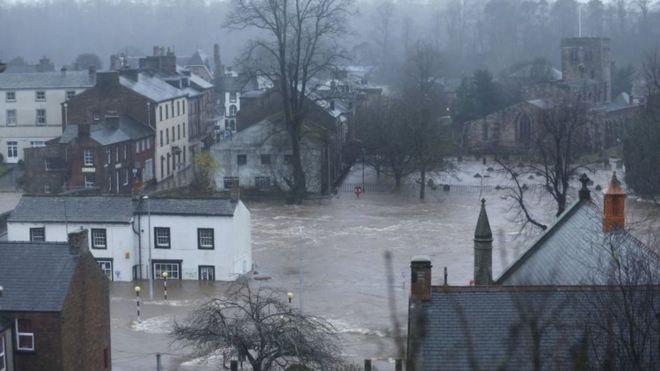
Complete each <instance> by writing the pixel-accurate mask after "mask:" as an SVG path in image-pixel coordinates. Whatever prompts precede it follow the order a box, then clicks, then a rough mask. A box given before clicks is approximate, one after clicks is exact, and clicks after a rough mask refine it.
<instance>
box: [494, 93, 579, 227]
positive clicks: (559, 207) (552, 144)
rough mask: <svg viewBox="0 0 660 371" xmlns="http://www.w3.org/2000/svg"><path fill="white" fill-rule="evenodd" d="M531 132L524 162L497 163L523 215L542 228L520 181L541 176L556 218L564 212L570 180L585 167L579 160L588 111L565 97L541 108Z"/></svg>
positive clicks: (573, 99)
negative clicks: (512, 184) (511, 184)
mask: <svg viewBox="0 0 660 371" xmlns="http://www.w3.org/2000/svg"><path fill="white" fill-rule="evenodd" d="M530 130H531V133H530V134H529V137H530V142H529V145H528V150H527V152H526V153H524V158H525V161H523V162H520V163H518V164H515V165H514V164H507V163H506V162H505V161H503V160H499V163H500V165H501V166H502V169H503V170H504V171H505V172H506V173H507V174H508V175H509V176H510V177H511V178H512V179H513V182H514V186H513V187H510V188H509V190H510V191H511V196H512V198H513V199H514V200H515V202H516V204H517V205H518V206H519V207H520V208H521V210H522V211H523V213H522V214H523V215H524V216H525V218H526V219H527V220H528V221H529V222H530V223H531V224H532V225H534V226H536V227H539V228H541V229H545V226H544V225H543V224H542V223H540V222H538V220H536V219H535V218H534V217H533V216H532V214H531V213H530V212H529V208H528V206H527V204H526V203H525V197H524V194H523V193H524V192H526V191H527V190H528V189H529V188H528V187H527V186H526V185H525V184H524V183H523V182H522V179H524V177H529V176H533V177H534V176H538V177H540V179H541V181H542V185H543V189H544V190H545V192H546V193H547V194H549V195H550V196H551V197H552V199H553V200H554V203H555V206H556V212H555V215H556V216H559V215H561V213H563V212H564V210H566V205H567V202H568V194H569V191H570V181H571V178H572V177H574V176H575V175H576V174H577V172H578V170H580V169H581V168H584V167H585V166H587V164H586V163H585V162H583V161H581V160H580V155H582V154H583V153H584V152H585V150H586V149H587V146H586V145H585V143H586V141H587V136H586V134H587V108H586V106H585V105H584V104H583V103H582V102H581V101H579V100H578V99H576V98H573V97H570V98H568V97H567V98H564V99H563V100H561V101H559V102H557V103H554V104H553V105H552V106H551V107H546V108H545V109H542V110H541V112H540V114H539V116H538V120H537V125H536V126H535V127H534V128H530ZM521 135H522V134H521Z"/></svg>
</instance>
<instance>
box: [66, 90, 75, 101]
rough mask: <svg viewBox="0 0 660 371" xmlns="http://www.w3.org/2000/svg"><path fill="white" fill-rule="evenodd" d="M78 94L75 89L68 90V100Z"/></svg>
mask: <svg viewBox="0 0 660 371" xmlns="http://www.w3.org/2000/svg"><path fill="white" fill-rule="evenodd" d="M75 95H76V92H75V91H73V90H67V92H66V100H69V99H71V98H73V97H74V96H75Z"/></svg>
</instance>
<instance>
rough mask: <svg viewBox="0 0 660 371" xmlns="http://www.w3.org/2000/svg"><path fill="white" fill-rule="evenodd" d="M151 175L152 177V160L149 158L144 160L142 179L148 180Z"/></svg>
mask: <svg viewBox="0 0 660 371" xmlns="http://www.w3.org/2000/svg"><path fill="white" fill-rule="evenodd" d="M147 143H149V142H147ZM153 177H154V160H153V159H151V158H150V159H147V161H145V162H144V180H150V179H152V178H153Z"/></svg>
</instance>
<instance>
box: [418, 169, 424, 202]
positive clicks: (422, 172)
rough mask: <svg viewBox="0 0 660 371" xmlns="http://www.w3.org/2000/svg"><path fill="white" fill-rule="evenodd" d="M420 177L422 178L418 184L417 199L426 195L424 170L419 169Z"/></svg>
mask: <svg viewBox="0 0 660 371" xmlns="http://www.w3.org/2000/svg"><path fill="white" fill-rule="evenodd" d="M420 177H421V179H422V183H421V184H420V185H419V199H420V200H423V199H424V196H425V195H426V170H421V171H420Z"/></svg>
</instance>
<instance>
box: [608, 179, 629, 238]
mask: <svg viewBox="0 0 660 371" xmlns="http://www.w3.org/2000/svg"><path fill="white" fill-rule="evenodd" d="M604 198H605V200H604V202H603V204H604V205H603V232H605V233H607V232H611V231H613V230H617V229H618V230H621V229H624V228H625V225H626V213H625V205H626V192H625V190H624V189H623V187H622V186H621V182H620V181H619V179H618V178H617V176H616V171H615V172H614V173H613V174H612V178H611V179H610V184H609V186H608V187H607V190H606V191H605V197H604Z"/></svg>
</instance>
